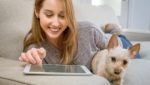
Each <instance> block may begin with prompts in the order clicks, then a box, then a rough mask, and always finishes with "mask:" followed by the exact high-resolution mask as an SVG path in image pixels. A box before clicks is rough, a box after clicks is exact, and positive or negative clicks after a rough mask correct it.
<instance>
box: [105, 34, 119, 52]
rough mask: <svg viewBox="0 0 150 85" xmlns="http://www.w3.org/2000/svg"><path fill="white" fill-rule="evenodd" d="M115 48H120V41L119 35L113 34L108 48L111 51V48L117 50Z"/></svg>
mask: <svg viewBox="0 0 150 85" xmlns="http://www.w3.org/2000/svg"><path fill="white" fill-rule="evenodd" d="M115 47H118V39H117V35H116V34H113V35H112V36H111V38H110V40H109V42H108V46H107V48H108V49H111V48H115Z"/></svg>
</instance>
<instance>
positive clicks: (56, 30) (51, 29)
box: [49, 28, 60, 32]
mask: <svg viewBox="0 0 150 85" xmlns="http://www.w3.org/2000/svg"><path fill="white" fill-rule="evenodd" d="M49 30H50V31H51V32H58V31H59V30H60V28H49Z"/></svg>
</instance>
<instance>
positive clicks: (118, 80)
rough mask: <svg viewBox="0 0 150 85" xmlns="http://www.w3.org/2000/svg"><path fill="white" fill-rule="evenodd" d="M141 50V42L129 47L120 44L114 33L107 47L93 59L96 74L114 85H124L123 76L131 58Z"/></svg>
mask: <svg viewBox="0 0 150 85" xmlns="http://www.w3.org/2000/svg"><path fill="white" fill-rule="evenodd" d="M139 50H140V44H136V45H134V46H132V47H130V48H128V49H124V48H122V47H121V46H119V43H118V40H117V35H115V34H113V35H112V36H111V38H110V40H109V43H108V46H107V49H104V50H102V51H99V52H97V54H96V55H95V56H94V58H93V60H92V71H93V73H94V74H96V75H99V76H103V77H105V78H106V79H108V80H109V81H110V82H111V83H112V85H123V77H124V74H125V71H126V69H127V66H128V64H129V62H130V60H131V59H133V58H135V56H136V54H137V53H138V52H139Z"/></svg>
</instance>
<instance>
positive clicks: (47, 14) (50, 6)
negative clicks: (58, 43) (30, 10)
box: [36, 0, 68, 40]
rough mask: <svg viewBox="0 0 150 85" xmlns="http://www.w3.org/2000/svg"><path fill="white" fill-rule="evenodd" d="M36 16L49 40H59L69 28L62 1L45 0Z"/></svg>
mask: <svg viewBox="0 0 150 85" xmlns="http://www.w3.org/2000/svg"><path fill="white" fill-rule="evenodd" d="M36 15H37V17H38V18H39V19H40V25H41V28H42V29H43V31H44V32H45V34H46V36H47V38H48V40H58V39H59V38H60V36H61V35H62V34H63V32H64V30H65V29H66V28H67V26H68V23H67V21H66V18H65V13H64V9H63V4H62V1H61V0H45V1H44V2H43V6H42V8H41V9H40V11H39V13H36Z"/></svg>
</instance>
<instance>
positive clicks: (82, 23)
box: [77, 21, 96, 29]
mask: <svg viewBox="0 0 150 85" xmlns="http://www.w3.org/2000/svg"><path fill="white" fill-rule="evenodd" d="M77 27H78V29H89V28H91V27H96V26H95V25H94V24H93V23H91V22H89V21H80V22H77Z"/></svg>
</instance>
